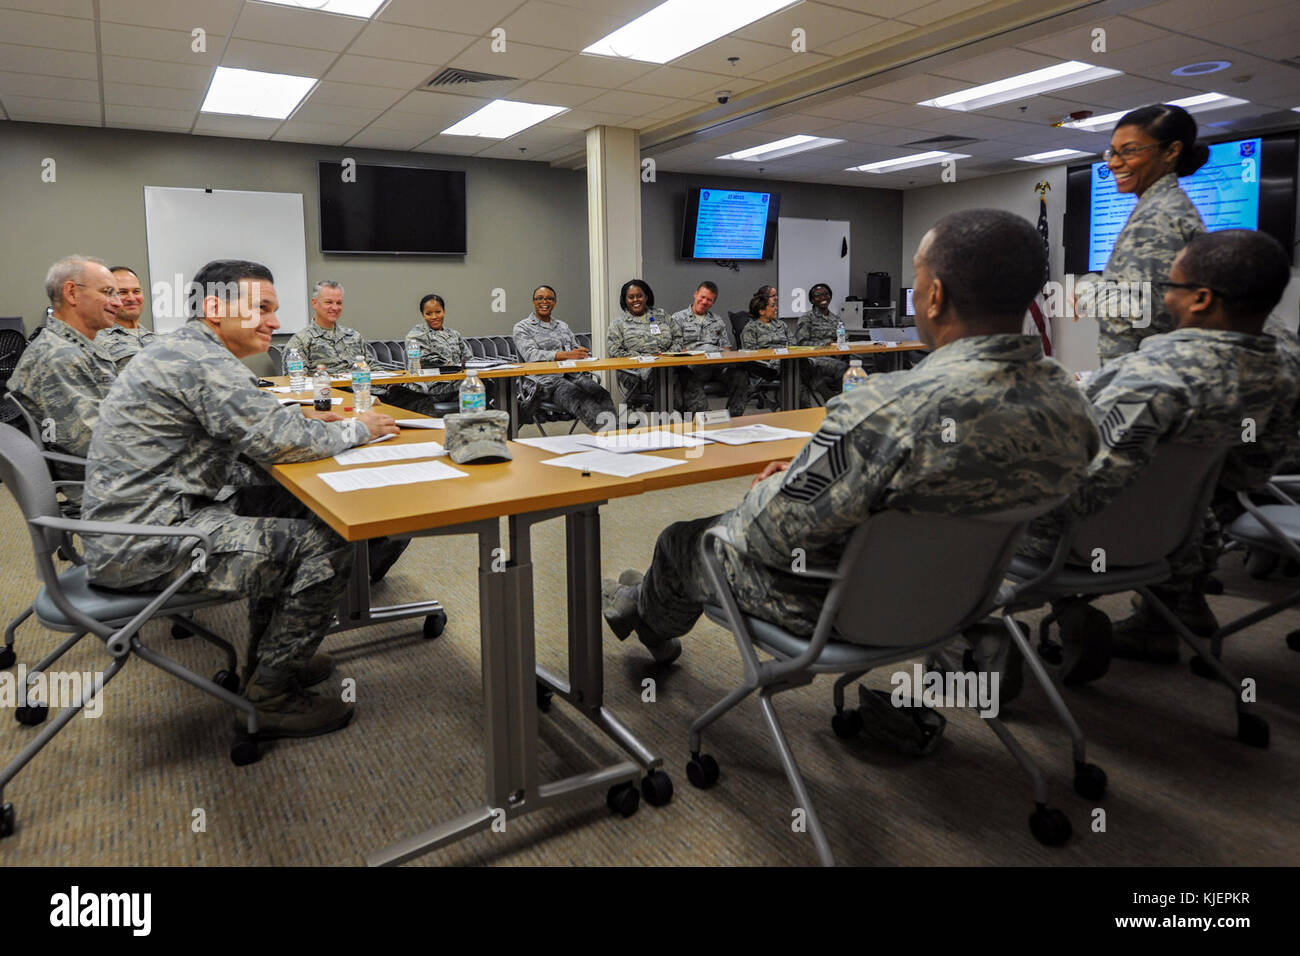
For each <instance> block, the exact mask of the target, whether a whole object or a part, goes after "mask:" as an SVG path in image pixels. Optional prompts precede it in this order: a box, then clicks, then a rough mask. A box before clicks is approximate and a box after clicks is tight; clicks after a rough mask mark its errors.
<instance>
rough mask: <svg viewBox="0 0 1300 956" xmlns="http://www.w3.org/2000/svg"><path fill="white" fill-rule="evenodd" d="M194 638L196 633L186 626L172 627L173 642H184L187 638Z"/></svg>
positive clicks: (176, 625)
mask: <svg viewBox="0 0 1300 956" xmlns="http://www.w3.org/2000/svg"><path fill="white" fill-rule="evenodd" d="M193 636H194V632H193V631H191V630H190V629H189V628H188V627H186V626H185V625H184V624H173V625H172V640H174V641H183V640H185V639H186V638H187V637H193Z"/></svg>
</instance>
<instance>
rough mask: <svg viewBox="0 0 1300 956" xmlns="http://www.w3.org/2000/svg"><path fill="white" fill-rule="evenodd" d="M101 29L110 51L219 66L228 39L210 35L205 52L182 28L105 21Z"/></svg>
mask: <svg viewBox="0 0 1300 956" xmlns="http://www.w3.org/2000/svg"><path fill="white" fill-rule="evenodd" d="M99 29H100V41H101V43H102V44H103V47H104V52H105V53H106V54H112V55H113V56H133V57H136V58H137V59H141V60H164V61H167V62H169V63H191V64H194V63H197V64H200V65H204V66H216V65H217V63H218V62H219V61H220V58H221V48H222V47H223V46H224V45H225V42H226V38H225V37H224V36H218V35H210V36H208V37H207V38H206V40H205V42H204V46H205V48H206V49H205V50H204V52H202V53H195V52H194V38H193V37H191V36H190V34H189V33H183V32H181V31H180V30H155V29H152V28H150V27H137V26H125V25H123V24H121V23H103V24H100V28H99Z"/></svg>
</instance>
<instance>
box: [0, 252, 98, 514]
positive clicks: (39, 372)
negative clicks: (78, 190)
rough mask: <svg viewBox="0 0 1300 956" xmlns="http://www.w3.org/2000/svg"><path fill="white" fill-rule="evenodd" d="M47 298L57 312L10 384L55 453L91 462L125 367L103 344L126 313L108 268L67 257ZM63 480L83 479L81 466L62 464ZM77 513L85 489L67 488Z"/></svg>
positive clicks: (53, 269) (69, 508)
mask: <svg viewBox="0 0 1300 956" xmlns="http://www.w3.org/2000/svg"><path fill="white" fill-rule="evenodd" d="M45 294H46V295H47V296H49V299H50V304H51V306H52V307H53V309H54V314H53V315H52V316H51V317H50V318H49V319H48V320H47V321H46V324H45V325H44V326H43V327H42V328H41V329H40V331H39V332H37V334H36V336H35V337H34V338H33V339H32V341H31V342H30V343H29V344H28V346H27V349H26V351H24V352H23V354H22V357H21V358H19V359H18V364H17V365H16V366H15V367H14V370H13V374H12V375H11V376H10V378H9V391H11V392H12V393H13V394H14V397H15V398H17V399H18V401H19V402H21V403H22V406H23V408H25V409H26V410H27V413H28V414H29V415H31V416H32V418H34V419H36V423H37V426H38V427H39V428H40V429H41V436H40V437H41V440H42V441H43V442H45V443H46V444H47V445H49V447H50V450H51V451H57V452H62V453H63V454H65V455H75V456H76V457H78V458H85V457H86V453H87V452H88V451H89V450H90V437H91V434H92V433H93V432H94V430H95V423H96V422H97V421H99V405H100V402H101V401H103V398H104V396H105V395H107V394H108V390H109V388H110V387H111V386H112V384H113V379H114V378H115V377H116V375H117V368H116V366H115V365H114V364H113V362H112V360H111V359H109V358H108V357H107V356H106V355H105V354H104V353H103V351H102V350H101V349H100V348H99V347H98V345H97V343H96V342H95V339H97V338H98V337H99V335H100V334H102V333H103V331H104V330H105V329H107V328H109V327H110V326H112V324H113V317H114V316H115V315H116V314H117V312H118V309H119V307H120V302H121V297H120V296H119V295H118V290H117V282H116V280H114V278H113V273H111V272H109V271H108V269H107V267H105V265H104V263H103V262H101V261H100V260H98V259H91V258H88V257H86V256H67V257H65V258H63V259H60V260H59V261H58V262H56V263H54V265H52V266H50V268H49V271H48V272H47V273H46V274H45ZM53 473H54V477H55V479H56V480H59V481H81V479H82V477H83V476H82V470H81V468H80V467H76V466H71V465H64V464H57V465H55V467H54V469H53ZM60 490H61V491H62V492H63V494H64V495H65V496H66V497H67V499H68V502H67V504H66V505H65V508H64V510H65V511H66V512H67V513H68V514H75V513H76V512H77V509H78V508H79V506H80V503H81V486H80V485H75V484H73V485H65V486H63V487H61V488H60Z"/></svg>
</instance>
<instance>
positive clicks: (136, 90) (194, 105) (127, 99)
mask: <svg viewBox="0 0 1300 956" xmlns="http://www.w3.org/2000/svg"><path fill="white" fill-rule="evenodd" d="M205 92H206V91H205V90H180V89H175V88H173V87H166V86H144V85H141V84H138V83H105V84H104V102H105V104H108V105H112V106H144V107H152V108H155V109H164V110H188V111H189V112H190V114H191V115H193V114H195V113H197V112H198V111H199V107H200V106H202V105H203V94H204V93H205Z"/></svg>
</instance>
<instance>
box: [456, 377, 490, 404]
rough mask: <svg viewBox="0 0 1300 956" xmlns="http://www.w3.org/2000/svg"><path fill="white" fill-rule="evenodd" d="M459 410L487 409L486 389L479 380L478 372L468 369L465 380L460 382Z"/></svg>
mask: <svg viewBox="0 0 1300 956" xmlns="http://www.w3.org/2000/svg"><path fill="white" fill-rule="evenodd" d="M460 410H461V411H462V412H482V411H486V410H487V389H486V388H484V387H483V383H482V381H480V380H479V377H478V373H477V372H475V371H474V370H473V369H469V370H468V371H466V373H465V381H463V382H461V383H460Z"/></svg>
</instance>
